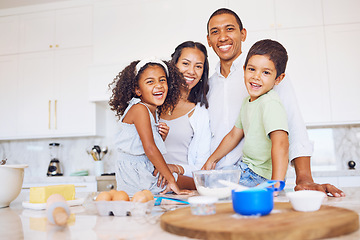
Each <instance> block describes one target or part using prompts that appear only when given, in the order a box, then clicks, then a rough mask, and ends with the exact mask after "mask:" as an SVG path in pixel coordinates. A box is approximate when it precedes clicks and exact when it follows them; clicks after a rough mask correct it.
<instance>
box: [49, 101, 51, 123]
mask: <svg viewBox="0 0 360 240" xmlns="http://www.w3.org/2000/svg"><path fill="white" fill-rule="evenodd" d="M50 128H51V100H49V130H50Z"/></svg>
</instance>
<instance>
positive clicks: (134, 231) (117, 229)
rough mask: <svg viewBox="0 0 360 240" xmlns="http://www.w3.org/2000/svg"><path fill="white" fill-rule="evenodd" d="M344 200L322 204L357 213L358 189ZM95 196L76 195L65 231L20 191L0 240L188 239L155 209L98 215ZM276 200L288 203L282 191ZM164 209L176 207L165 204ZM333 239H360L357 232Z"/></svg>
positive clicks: (0, 224)
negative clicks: (163, 223) (165, 226)
mask: <svg viewBox="0 0 360 240" xmlns="http://www.w3.org/2000/svg"><path fill="white" fill-rule="evenodd" d="M343 190H344V192H345V193H346V195H347V196H346V197H344V198H333V197H328V198H327V199H326V200H325V202H324V204H325V205H331V206H336V207H343V208H348V209H351V210H353V211H355V212H357V213H358V214H359V213H360V188H344V189H343ZM94 196H95V193H85V192H81V193H78V192H77V196H76V197H78V198H80V197H84V198H85V202H84V204H83V205H82V206H76V207H71V212H72V217H71V221H70V222H69V224H68V227H67V228H65V229H59V228H56V227H54V226H52V225H50V224H49V223H47V219H46V218H45V211H41V210H40V211H35V210H30V209H24V208H23V207H22V205H21V203H22V201H24V200H27V199H28V197H29V196H28V193H26V192H22V193H21V194H20V196H19V197H18V198H17V199H16V200H15V201H14V202H12V203H11V204H10V207H8V208H2V209H0V239H26V240H32V239H34V240H35V239H36V240H41V239H53V240H55V239H61V240H63V239H86V240H95V239H158V240H161V239H164V240H165V239H166V240H176V239H190V238H186V237H181V236H177V235H173V234H170V233H168V232H165V231H164V230H162V229H161V227H160V224H159V217H160V216H161V214H162V213H163V212H164V209H163V208H161V207H160V206H155V207H154V209H153V211H152V213H151V214H149V215H146V216H144V217H114V216H105V217H101V216H99V215H98V213H97V210H96V206H95V204H94V201H93V197H94ZM275 201H278V202H286V201H288V200H287V198H286V196H285V194H284V193H283V192H282V194H280V195H279V196H278V197H276V198H275ZM165 207H166V209H170V208H172V207H179V205H177V206H175V205H166V206H165ZM335 239H341V240H355V239H357V240H358V239H360V231H359V230H358V231H356V232H354V233H351V234H348V235H344V236H341V237H338V238H335Z"/></svg>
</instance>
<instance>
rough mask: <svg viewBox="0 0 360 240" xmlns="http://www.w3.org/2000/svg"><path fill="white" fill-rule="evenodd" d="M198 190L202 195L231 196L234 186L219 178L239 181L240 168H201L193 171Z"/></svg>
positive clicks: (234, 181) (220, 197)
mask: <svg viewBox="0 0 360 240" xmlns="http://www.w3.org/2000/svg"><path fill="white" fill-rule="evenodd" d="M193 176H194V182H195V186H196V190H197V191H198V192H199V194H200V195H203V196H211V197H217V198H218V199H224V198H228V197H230V196H231V190H232V189H233V187H229V186H226V185H224V184H223V183H221V181H219V180H225V181H228V182H233V183H237V184H238V183H239V180H240V176H241V171H240V170H200V171H195V172H193Z"/></svg>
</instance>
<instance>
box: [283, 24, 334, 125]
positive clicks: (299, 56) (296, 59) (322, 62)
mask: <svg viewBox="0 0 360 240" xmlns="http://www.w3.org/2000/svg"><path fill="white" fill-rule="evenodd" d="M277 39H278V40H279V42H281V43H282V44H283V45H284V47H285V48H286V49H287V52H288V55H289V60H288V64H287V70H286V74H288V75H289V77H290V79H291V82H292V83H293V87H294V91H295V93H296V96H297V99H298V104H299V107H300V110H301V113H302V116H303V118H304V119H305V121H306V123H307V124H308V125H312V124H318V123H329V122H331V120H332V119H331V106H330V94H329V81H328V68H327V59H326V48H325V37H324V34H323V28H322V27H306V28H292V29H279V30H278V31H277ZM299 39H301V44H299ZM285 80H286V79H285Z"/></svg>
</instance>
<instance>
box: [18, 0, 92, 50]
mask: <svg viewBox="0 0 360 240" xmlns="http://www.w3.org/2000/svg"><path fill="white" fill-rule="evenodd" d="M19 25H20V27H19V28H20V30H19V34H20V43H19V52H35V51H45V50H51V49H54V48H55V49H64V48H74V47H82V46H90V45H91V44H92V7H91V6H84V7H73V8H66V9H60V10H54V11H45V12H35V13H29V14H22V15H20V17H19Z"/></svg>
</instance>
